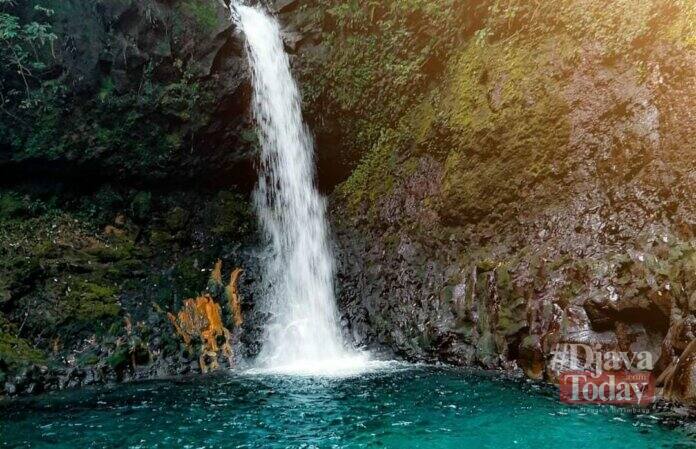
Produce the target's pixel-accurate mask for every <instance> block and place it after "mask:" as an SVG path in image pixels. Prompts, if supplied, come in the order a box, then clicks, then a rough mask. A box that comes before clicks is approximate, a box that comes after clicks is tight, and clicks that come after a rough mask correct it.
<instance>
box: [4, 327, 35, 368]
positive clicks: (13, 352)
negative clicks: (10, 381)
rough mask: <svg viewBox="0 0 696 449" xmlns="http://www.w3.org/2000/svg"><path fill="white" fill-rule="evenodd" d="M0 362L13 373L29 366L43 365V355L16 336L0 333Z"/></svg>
mask: <svg viewBox="0 0 696 449" xmlns="http://www.w3.org/2000/svg"><path fill="white" fill-rule="evenodd" d="M0 361H3V362H4V363H5V364H6V365H7V366H8V368H9V369H10V370H11V371H13V370H16V369H18V368H21V367H22V366H26V365H30V364H38V363H45V362H46V356H45V354H44V353H43V352H42V351H40V350H38V349H35V348H34V347H32V346H31V344H30V343H29V342H28V341H27V340H25V339H23V338H19V337H17V336H14V335H11V334H9V333H5V332H0Z"/></svg>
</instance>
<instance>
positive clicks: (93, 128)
mask: <svg viewBox="0 0 696 449" xmlns="http://www.w3.org/2000/svg"><path fill="white" fill-rule="evenodd" d="M18 8H20V7H18ZM50 22H51V25H52V26H53V31H54V32H55V34H56V35H57V39H56V41H55V44H54V49H53V55H52V56H51V57H47V58H46V63H47V64H49V65H50V68H49V69H47V70H46V71H45V73H46V75H45V76H46V77H47V78H50V81H51V83H53V84H54V85H55V86H57V87H56V91H55V92H53V91H45V92H43V94H42V95H43V101H44V102H45V103H46V104H45V105H44V107H43V109H41V110H36V111H34V110H29V111H28V113H30V114H32V116H31V117H27V120H29V121H34V122H35V123H37V126H36V127H35V128H34V129H32V130H25V131H22V132H23V134H22V133H19V131H21V130H22V129H23V128H22V127H21V126H18V129H19V131H17V132H18V135H16V136H11V138H12V139H14V140H11V139H10V138H7V140H8V145H7V146H5V145H0V147H2V150H0V163H2V164H6V165H7V167H10V168H8V169H7V171H8V173H9V172H12V171H14V172H18V171H21V172H32V171H34V172H36V171H38V170H40V171H43V172H45V173H46V174H47V175H49V176H51V177H57V178H61V179H66V178H70V177H71V174H72V173H74V172H80V173H81V174H84V173H87V174H91V173H97V172H98V173H103V172H106V173H108V178H109V180H124V179H125V180H127V181H129V182H132V183H134V184H135V183H137V184H140V185H147V184H154V183H158V182H159V183H161V182H162V181H163V180H164V181H169V182H171V183H175V182H176V183H179V184H180V183H182V182H187V183H197V184H204V185H206V186H211V185H212V186H219V185H225V186H229V185H231V184H237V185H240V186H242V187H243V188H246V189H249V188H250V187H251V184H252V182H253V179H254V173H253V171H252V170H251V160H252V158H253V156H254V154H255V149H254V140H255V137H254V132H253V126H252V124H251V123H250V120H249V119H250V117H249V114H248V104H249V101H250V86H249V71H248V67H247V62H246V57H245V56H244V52H243V39H242V37H241V36H240V35H239V33H238V32H237V30H236V29H235V27H234V25H233V24H232V23H231V22H230V20H229V11H228V10H227V9H226V8H224V7H223V6H222V5H221V4H220V3H219V2H216V1H210V2H208V1H203V0H175V1H166V2H163V1H158V0H147V1H120V0H108V1H104V2H97V3H95V2H91V1H83V0H68V1H66V2H61V4H60V6H59V7H56V8H55V14H54V15H53V16H51V17H50ZM9 132H12V131H11V130H10V131H9ZM22 140H23V141H24V142H23V145H16V142H17V141H22ZM4 168H5V165H0V169H4ZM203 175H205V177H203ZM100 178H101V179H102V181H104V177H103V176H100ZM230 179H233V181H232V182H230Z"/></svg>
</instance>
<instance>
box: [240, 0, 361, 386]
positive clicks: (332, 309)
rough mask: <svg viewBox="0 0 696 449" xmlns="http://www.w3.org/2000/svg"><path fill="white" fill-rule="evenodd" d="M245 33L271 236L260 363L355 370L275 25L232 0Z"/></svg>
mask: <svg viewBox="0 0 696 449" xmlns="http://www.w3.org/2000/svg"><path fill="white" fill-rule="evenodd" d="M232 18H233V20H234V21H235V22H237V23H238V25H239V26H240V27H241V29H242V31H243V32H244V35H245V37H246V51H247V54H248V58H249V62H250V66H251V70H252V82H253V91H254V93H253V111H254V116H255V119H256V121H257V123H258V128H259V140H260V144H261V160H260V175H259V180H258V187H257V189H256V191H255V192H254V203H255V206H256V209H257V211H258V214H259V218H260V222H261V225H262V229H263V231H264V233H265V235H266V237H267V239H268V242H269V246H270V256H269V257H268V259H267V260H266V261H265V262H264V268H263V271H264V272H263V276H264V283H265V285H266V286H267V287H266V291H265V293H264V296H265V297H264V305H265V306H266V307H267V310H268V312H269V315H270V318H269V322H268V324H267V325H266V328H265V334H264V341H263V345H262V349H261V353H260V354H259V356H258V358H257V360H256V364H257V365H258V366H259V368H261V369H266V370H271V371H278V372H289V373H330V372H334V371H337V370H338V371H342V370H345V369H354V368H355V367H356V366H359V365H360V364H362V363H363V362H364V361H365V359H366V357H365V356H364V355H362V354H360V353H357V352H355V351H353V350H350V349H348V348H347V347H346V345H345V344H344V342H343V339H342V336H341V331H340V327H339V320H338V312H337V308H336V301H335V297H334V284H333V277H334V264H333V257H332V253H331V248H330V244H329V231H328V224H327V220H326V205H325V201H324V199H323V198H322V197H321V196H320V194H319V192H318V191H317V190H316V187H315V185H314V176H315V173H314V145H313V140H312V138H311V137H310V134H309V131H308V129H307V127H306V126H305V124H304V122H303V119H302V111H301V98H300V93H299V90H298V87H297V85H296V83H295V80H294V79H293V77H292V73H291V71H290V61H289V58H288V55H287V54H286V53H285V50H284V46H283V40H282V37H281V30H280V26H279V24H278V22H277V21H276V20H275V19H274V18H273V17H271V16H270V15H268V14H267V13H266V12H264V11H263V10H262V9H261V8H260V7H250V6H244V5H240V4H237V5H234V6H233V7H232Z"/></svg>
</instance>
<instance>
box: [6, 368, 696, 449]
mask: <svg viewBox="0 0 696 449" xmlns="http://www.w3.org/2000/svg"><path fill="white" fill-rule="evenodd" d="M556 394H557V393H555V392H554V391H553V390H550V389H549V390H547V389H545V388H544V387H540V386H538V385H536V384H531V383H527V382H516V381H510V380H506V379H500V378H497V377H495V376H492V375H490V374H486V373H477V372H471V371H463V370H460V369H454V368H439V367H422V366H409V365H395V366H394V365H392V366H391V367H389V368H385V369H383V370H377V371H372V372H367V373H364V374H362V375H360V376H355V377H343V378H341V377H338V378H331V377H306V376H305V377H301V376H276V375H269V374H264V375H250V374H235V373H231V374H225V375H217V376H208V377H204V378H191V379H186V380H179V381H174V380H172V381H157V382H147V383H140V384H127V385H120V386H115V387H111V388H101V389H84V390H77V391H70V392H60V393H55V394H48V395H44V396H40V397H36V398H26V399H21V400H18V401H14V402H6V403H0V447H2V448H70V449H74V448H80V449H87V448H114V449H116V448H119V449H122V448H168V449H169V448H176V449H179V448H181V449H184V448H321V449H323V448H403V449H414V448H427V449H439V448H442V449H445V448H447V449H465V448H472V449H473V448H476V449H484V448H491V449H506V448H535V449H536V448H551V447H560V448H575V447H577V448H584V449H593V448H601V449H610V448H631V449H638V448H687V447H696V442H695V441H694V440H693V439H690V437H689V436H687V434H686V433H685V431H684V430H670V429H667V428H665V427H663V426H661V425H660V424H659V423H658V422H657V420H656V419H655V418H654V417H653V416H651V415H650V414H643V415H631V414H629V413H627V412H626V411H623V410H621V409H618V408H612V407H599V406H594V407H577V406H567V405H563V404H560V403H559V402H558V400H557V397H556Z"/></svg>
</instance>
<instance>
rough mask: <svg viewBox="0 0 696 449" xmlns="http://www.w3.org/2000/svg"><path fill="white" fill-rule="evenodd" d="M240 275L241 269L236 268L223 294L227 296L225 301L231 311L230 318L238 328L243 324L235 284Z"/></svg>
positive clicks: (240, 305)
mask: <svg viewBox="0 0 696 449" xmlns="http://www.w3.org/2000/svg"><path fill="white" fill-rule="evenodd" d="M241 274H242V269H241V268H237V269H236V270H234V271H233V272H232V274H230V283H229V284H227V287H226V288H225V293H226V294H227V300H228V301H229V302H230V310H231V311H232V317H233V318H234V325H235V326H237V327H239V326H241V325H242V323H243V322H244V318H243V317H242V304H241V301H240V298H239V292H238V291H237V282H238V281H239V276H240V275H241Z"/></svg>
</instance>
